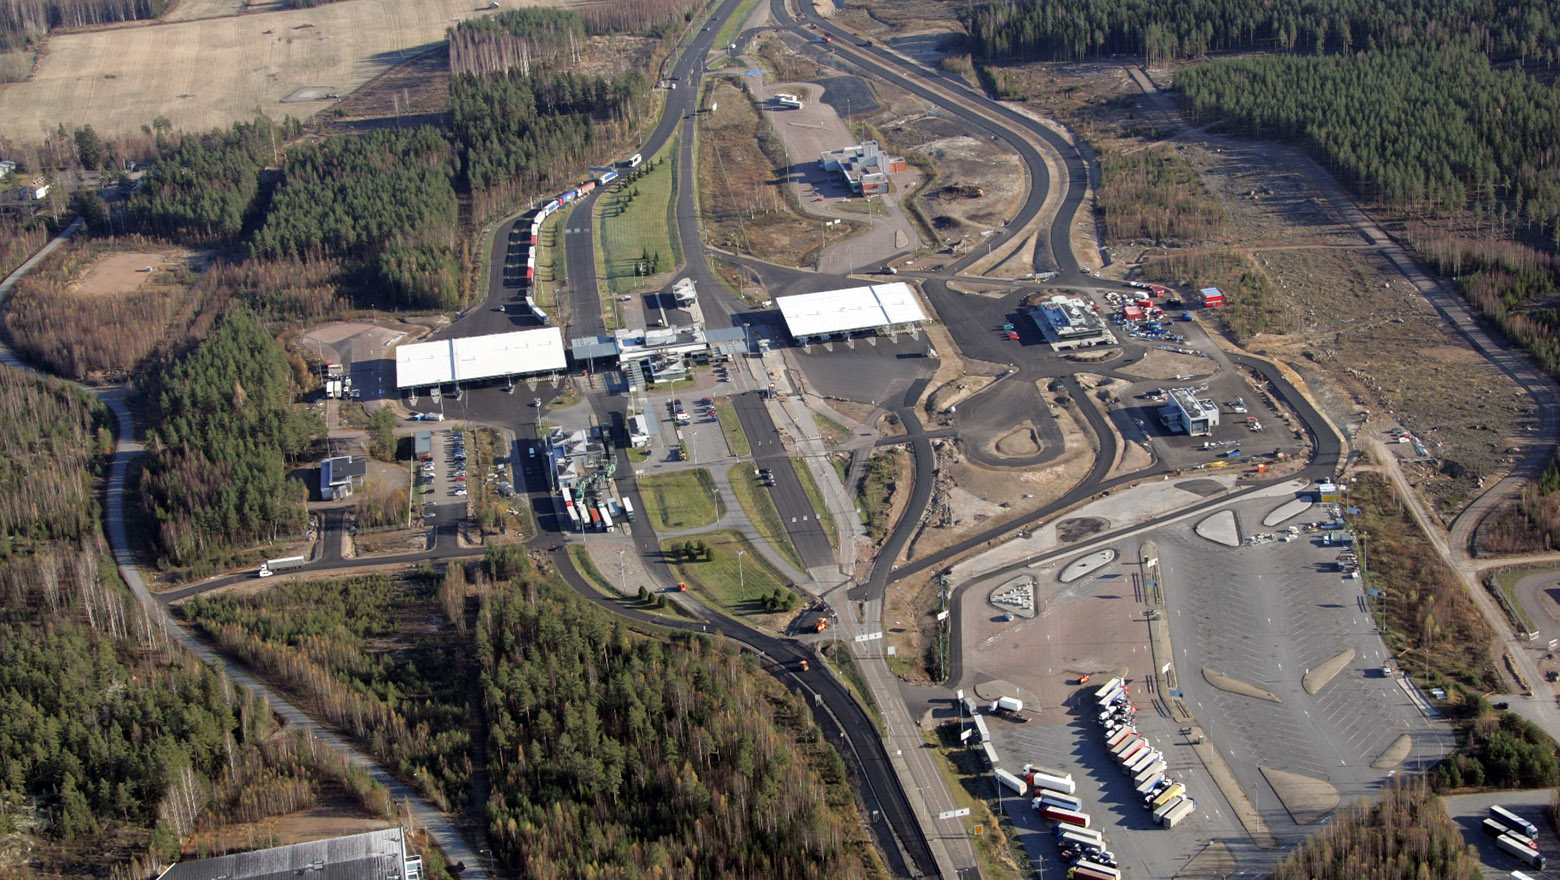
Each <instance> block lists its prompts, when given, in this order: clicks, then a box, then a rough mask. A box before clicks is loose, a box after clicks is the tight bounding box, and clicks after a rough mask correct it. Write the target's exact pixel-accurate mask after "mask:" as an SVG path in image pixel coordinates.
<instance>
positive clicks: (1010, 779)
mask: <svg viewBox="0 0 1560 880" xmlns="http://www.w3.org/2000/svg"><path fill="white" fill-rule="evenodd" d="M992 772H993V773H995V774H996V776H997V781H998V782H1000V783H1002V785H1003V786H1004V787H1006V788H1010V789H1012V790H1013V791H1014V792H1015V793H1017V794H1018V795H1020V796H1023V795H1026V794H1028V793H1029V786H1028V785H1026V784H1025V783H1024V780H1022V779H1019V778H1018V777H1017V776H1014V775H1013V774H1011V773H1009V772H1007V771H1006V770H1003V769H1002V768H1001V767H998V768H997V769H996V770H993V771H992Z"/></svg>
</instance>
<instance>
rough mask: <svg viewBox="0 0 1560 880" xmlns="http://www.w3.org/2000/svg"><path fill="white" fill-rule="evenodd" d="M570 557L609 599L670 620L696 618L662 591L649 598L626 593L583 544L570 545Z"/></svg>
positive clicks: (580, 570)
mask: <svg viewBox="0 0 1560 880" xmlns="http://www.w3.org/2000/svg"><path fill="white" fill-rule="evenodd" d="M569 559H570V560H572V561H573V562H574V570H575V571H577V572H579V573H580V577H582V578H584V579H585V583H587V584H590V585H591V588H592V589H594V590H595V591H596V592H598V593H600V594H601V595H603V596H606V597H607V598H609V599H615V600H617V601H618V602H620V603H622V605H623V606H624V607H625V608H634V609H637V610H639V611H644V612H647V613H650V614H654V615H657V616H660V617H665V618H668V619H670V620H696V619H698V618H697V617H695V615H694V614H693V613H691V612H690V611H688V609H686V608H684V607H682V606H681V605H678V604H677V603H676V602H673V601H671V600H669V599H667V598H666V597H665V595H664V594H661V593H653V594H651V595H650V596H649V597H648V598H643V597H641V596H636V595H634V594H633V593H630V594H628V595H626V596H625V595H624V594H622V593H620V592H618V590H617V588H616V587H614V586H612V584H611V583H610V582H609V581H608V580H607V576H606V575H604V574H602V573H601V569H599V568H597V567H596V561H595V560H594V559H591V558H590V551H589V550H587V549H585V546H584V545H583V544H570V545H569Z"/></svg>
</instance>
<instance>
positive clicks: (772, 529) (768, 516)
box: [729, 464, 807, 570]
mask: <svg viewBox="0 0 1560 880" xmlns="http://www.w3.org/2000/svg"><path fill="white" fill-rule="evenodd" d="M729 477H730V479H731V491H732V493H733V494H735V495H736V496H737V503H738V504H740V505H742V512H743V513H745V514H747V518H748V522H750V523H752V524H753V527H754V528H756V529H758V533H759V534H760V535H761V536H763V538H764V540H766V541H768V542H769V544H770V546H772V547H774V548H775V549H776V550H779V551H780V554H781V555H782V556H784V557H785V558H786V561H787V562H790V563H791V564H792V565H794V566H796V567H797V568H798V569H800V570H805V569H806V568H807V566H806V565H804V564H803V563H802V557H801V555H800V554H798V553H797V552H796V547H794V546H792V544H791V536H790V535H789V534H787V533H786V530H785V523H784V522H783V521H782V520H781V519H780V511H779V510H777V509H775V501H774V499H773V498H771V497H769V490H768V489H766V488H764V486H763V484H762V483H760V482H759V481H758V480H757V479H756V478H755V477H754V476H753V465H752V464H739V465H737V466H735V467H733V468H732V469H731V472H730V474H729Z"/></svg>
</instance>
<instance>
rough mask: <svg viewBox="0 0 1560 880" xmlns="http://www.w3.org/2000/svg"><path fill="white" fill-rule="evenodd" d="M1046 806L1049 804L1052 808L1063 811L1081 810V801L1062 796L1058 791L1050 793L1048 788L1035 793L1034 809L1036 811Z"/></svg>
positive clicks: (1066, 795) (1070, 796)
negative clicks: (1058, 808)
mask: <svg viewBox="0 0 1560 880" xmlns="http://www.w3.org/2000/svg"><path fill="white" fill-rule="evenodd" d="M1046 804H1049V805H1051V806H1053V807H1061V808H1062V809H1064V810H1081V809H1083V801H1081V800H1079V799H1077V798H1075V797H1073V796H1072V795H1070V794H1062V793H1061V792H1059V791H1051V790H1050V789H1048V788H1042V789H1039V790H1037V791H1036V792H1035V803H1034V807H1035V809H1037V810H1038V809H1040V808H1041V806H1043V805H1046Z"/></svg>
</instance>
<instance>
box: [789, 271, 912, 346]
mask: <svg viewBox="0 0 1560 880" xmlns="http://www.w3.org/2000/svg"><path fill="white" fill-rule="evenodd" d="M775 305H777V306H779V307H780V314H781V315H782V316H783V317H784V318H785V326H786V328H787V329H789V330H790V331H791V335H792V336H795V337H797V338H798V339H801V338H805V337H811V336H823V335H826V334H830V333H849V332H852V331H855V330H869V329H874V328H877V327H890V326H895V325H901V324H915V323H919V322H921V321H925V320H926V312H924V311H922V310H921V304H920V303H919V302H917V301H916V298H915V292H914V291H912V290H911V289H910V285H908V284H906V283H905V282H903V281H895V282H893V283H891V284H872V285H868V286H866V287H846V288H843V289H840V290H825V291H822V292H820V293H800V294H796V295H795V296H782V297H779V298H778V299H776V300H775Z"/></svg>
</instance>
